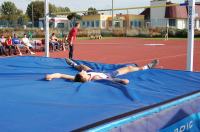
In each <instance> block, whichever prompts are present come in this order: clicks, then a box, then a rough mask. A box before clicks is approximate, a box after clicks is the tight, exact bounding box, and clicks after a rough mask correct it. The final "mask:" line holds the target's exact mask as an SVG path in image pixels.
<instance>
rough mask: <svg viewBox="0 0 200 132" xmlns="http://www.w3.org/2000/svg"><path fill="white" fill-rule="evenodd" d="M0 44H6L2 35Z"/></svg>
mask: <svg viewBox="0 0 200 132" xmlns="http://www.w3.org/2000/svg"><path fill="white" fill-rule="evenodd" d="M1 44H2V45H3V46H5V45H6V38H5V37H4V35H1Z"/></svg>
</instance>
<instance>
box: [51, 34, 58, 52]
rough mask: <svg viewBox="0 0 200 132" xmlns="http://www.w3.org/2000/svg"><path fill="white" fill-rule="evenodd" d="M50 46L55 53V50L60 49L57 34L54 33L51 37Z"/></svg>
mask: <svg viewBox="0 0 200 132" xmlns="http://www.w3.org/2000/svg"><path fill="white" fill-rule="evenodd" d="M50 45H51V46H52V48H53V51H54V48H56V49H60V44H59V42H58V38H57V37H56V35H55V33H52V35H51V37H50Z"/></svg>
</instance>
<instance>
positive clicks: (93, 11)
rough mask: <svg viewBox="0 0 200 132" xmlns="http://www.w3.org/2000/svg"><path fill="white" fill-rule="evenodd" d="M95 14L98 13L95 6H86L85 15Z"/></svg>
mask: <svg viewBox="0 0 200 132" xmlns="http://www.w3.org/2000/svg"><path fill="white" fill-rule="evenodd" d="M96 14H98V11H97V10H96V8H93V7H90V8H88V11H87V15H96Z"/></svg>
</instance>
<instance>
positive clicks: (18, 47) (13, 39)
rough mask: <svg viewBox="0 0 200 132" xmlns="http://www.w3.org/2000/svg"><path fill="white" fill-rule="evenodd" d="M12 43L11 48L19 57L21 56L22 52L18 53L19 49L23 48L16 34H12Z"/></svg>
mask: <svg viewBox="0 0 200 132" xmlns="http://www.w3.org/2000/svg"><path fill="white" fill-rule="evenodd" d="M12 43H13V46H14V47H15V48H16V49H17V51H18V52H19V55H20V56H22V52H21V51H20V47H23V45H21V43H20V40H19V38H18V37H17V35H16V34H14V36H13V38H12Z"/></svg>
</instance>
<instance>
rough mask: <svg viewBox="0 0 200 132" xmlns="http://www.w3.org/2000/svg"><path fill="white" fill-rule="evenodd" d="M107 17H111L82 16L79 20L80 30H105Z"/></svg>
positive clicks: (102, 15) (100, 15)
mask: <svg viewBox="0 0 200 132" xmlns="http://www.w3.org/2000/svg"><path fill="white" fill-rule="evenodd" d="M109 17H111V15H104V14H95V15H83V16H82V19H81V28H93V29H95V28H96V29H106V28H107V19H108V18H109Z"/></svg>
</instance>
